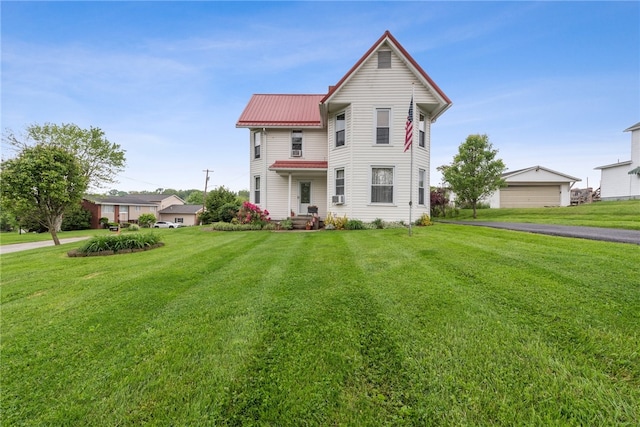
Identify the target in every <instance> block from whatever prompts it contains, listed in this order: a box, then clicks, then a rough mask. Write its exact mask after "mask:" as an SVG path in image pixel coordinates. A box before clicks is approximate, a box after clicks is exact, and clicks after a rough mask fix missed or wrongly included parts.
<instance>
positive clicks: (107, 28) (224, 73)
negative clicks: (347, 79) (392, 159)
mask: <svg viewBox="0 0 640 427" xmlns="http://www.w3.org/2000/svg"><path fill="white" fill-rule="evenodd" d="M0 7H1V10H0V13H1V18H2V22H1V23H2V30H1V31H2V98H1V101H2V113H1V121H2V123H1V124H2V128H3V130H4V129H11V130H14V131H16V132H18V131H20V130H22V129H24V128H25V127H26V126H27V125H29V124H32V123H39V124H42V123H45V122H51V123H75V124H77V125H79V126H81V127H86V128H88V127H89V126H95V127H99V128H101V129H103V130H104V131H105V132H106V135H107V138H108V139H109V140H110V141H112V142H115V143H118V144H120V145H121V146H122V147H123V148H124V149H125V150H126V152H127V168H126V170H125V171H124V172H123V173H122V174H120V175H119V177H118V180H119V183H118V184H115V185H113V186H112V187H111V188H117V189H118V190H125V191H131V190H155V189H156V188H175V189H191V188H198V189H200V188H203V187H204V179H205V174H204V172H203V170H204V169H212V170H213V171H214V172H213V174H212V175H211V180H210V181H209V186H210V187H209V188H211V186H213V187H217V186H219V185H225V186H226V187H228V188H230V189H232V190H235V191H237V190H241V189H246V188H248V187H249V154H248V152H249V132H248V130H246V129H236V128H235V123H236V121H237V119H238V117H239V116H240V114H241V113H242V110H243V109H244V107H245V105H246V103H247V102H248V101H249V98H250V97H251V95H252V94H254V93H317V94H320V93H326V91H327V87H328V86H329V85H332V84H335V83H337V82H338V80H339V79H340V78H341V77H342V76H343V75H344V74H345V73H346V72H347V71H348V70H349V68H350V67H351V66H352V65H353V64H354V63H355V62H356V61H357V60H358V59H360V57H361V56H362V55H363V54H364V53H365V52H366V51H367V49H369V47H371V45H373V43H374V42H375V41H376V40H377V39H378V38H379V37H380V36H381V35H382V34H383V33H384V31H385V30H389V31H391V33H392V34H393V35H394V36H395V37H396V39H397V40H398V41H399V42H400V43H401V44H402V45H403V46H404V47H405V48H406V49H407V51H408V52H409V53H410V54H411V55H412V56H413V58H414V59H415V60H416V61H417V62H418V63H419V64H420V65H421V66H422V68H424V70H425V71H426V72H427V73H428V74H429V75H430V76H431V78H432V79H433V80H434V81H435V82H436V83H437V84H438V85H439V86H440V88H441V89H442V90H443V91H444V92H445V93H446V94H447V95H448V96H449V98H451V100H452V101H453V106H452V107H451V108H450V109H449V110H448V111H447V112H445V113H444V115H443V116H441V117H440V118H439V119H438V121H437V122H436V123H434V124H433V127H432V142H431V150H432V158H431V166H432V171H431V184H432V185H437V184H438V183H439V182H440V180H441V176H440V174H439V173H438V172H437V171H436V167H437V166H439V165H442V164H448V163H450V162H451V160H452V158H453V156H454V154H455V153H456V151H457V148H458V146H459V145H460V143H462V142H463V141H464V140H465V139H466V137H467V136H468V135H470V134H474V133H481V134H487V135H489V138H490V141H491V142H492V143H493V145H494V147H495V148H497V149H498V150H499V157H500V158H502V159H503V160H504V162H505V164H506V165H507V167H508V168H509V170H516V169H521V168H525V167H529V166H535V165H541V166H545V167H547V168H550V169H553V170H556V171H559V172H562V173H565V174H568V175H572V176H575V177H578V178H581V179H582V182H581V183H578V184H577V186H578V187H586V184H587V179H588V183H589V185H590V186H592V187H598V186H599V183H600V172H599V171H597V170H594V168H595V167H597V166H601V165H606V164H610V163H614V162H616V161H618V160H621V161H623V160H629V159H630V146H631V142H630V141H631V136H630V134H629V133H624V132H623V130H624V129H626V128H627V127H629V126H631V125H633V124H635V123H637V122H638V121H640V3H639V2H7V1H3V2H2V3H1V4H0ZM2 150H3V157H5V156H6V155H8V154H10V153H8V152H7V150H6V147H4V146H3V147H2Z"/></svg>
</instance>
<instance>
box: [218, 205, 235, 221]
mask: <svg viewBox="0 0 640 427" xmlns="http://www.w3.org/2000/svg"><path fill="white" fill-rule="evenodd" d="M239 209H240V203H239V202H237V201H234V202H230V203H225V204H224V205H222V206H220V208H219V209H218V221H221V222H231V221H232V220H233V218H235V217H236V216H237V215H238V210H239Z"/></svg>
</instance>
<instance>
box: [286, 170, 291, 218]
mask: <svg viewBox="0 0 640 427" xmlns="http://www.w3.org/2000/svg"><path fill="white" fill-rule="evenodd" d="M287 203H288V209H289V210H288V211H287V217H291V172H289V196H288V197H287Z"/></svg>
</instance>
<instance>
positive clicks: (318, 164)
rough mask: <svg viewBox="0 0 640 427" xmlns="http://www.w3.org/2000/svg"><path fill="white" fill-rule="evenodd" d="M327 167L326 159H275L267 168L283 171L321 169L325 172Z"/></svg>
mask: <svg viewBox="0 0 640 427" xmlns="http://www.w3.org/2000/svg"><path fill="white" fill-rule="evenodd" d="M327 168H328V162H327V161H321V160H276V161H275V163H274V164H272V165H271V166H269V170H273V171H277V172H285V171H322V172H326V171H327Z"/></svg>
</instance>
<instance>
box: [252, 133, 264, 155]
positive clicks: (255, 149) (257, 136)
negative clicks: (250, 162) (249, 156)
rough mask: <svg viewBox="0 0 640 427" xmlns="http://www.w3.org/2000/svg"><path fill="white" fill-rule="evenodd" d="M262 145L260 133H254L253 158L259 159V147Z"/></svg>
mask: <svg viewBox="0 0 640 427" xmlns="http://www.w3.org/2000/svg"><path fill="white" fill-rule="evenodd" d="M261 144H262V134H261V133H260V132H255V133H254V134H253V158H254V159H259V158H260V145H261Z"/></svg>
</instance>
